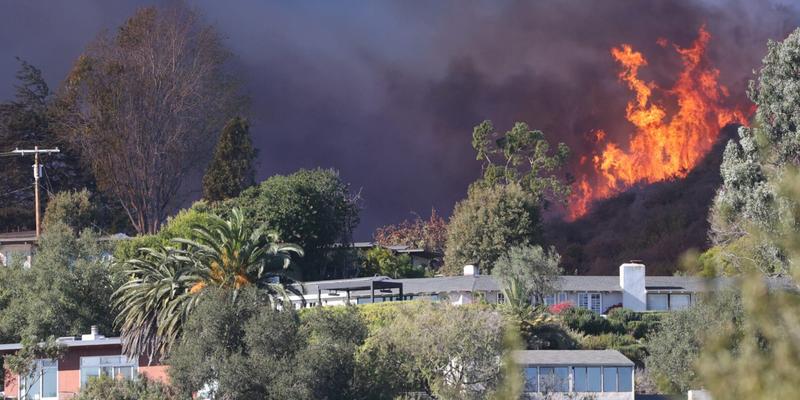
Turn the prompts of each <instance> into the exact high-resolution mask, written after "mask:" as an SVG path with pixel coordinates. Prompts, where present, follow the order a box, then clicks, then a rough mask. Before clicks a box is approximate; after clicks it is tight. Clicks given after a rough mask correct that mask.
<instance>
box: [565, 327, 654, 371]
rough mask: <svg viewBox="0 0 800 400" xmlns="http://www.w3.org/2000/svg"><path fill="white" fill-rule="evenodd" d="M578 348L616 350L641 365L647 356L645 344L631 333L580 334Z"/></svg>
mask: <svg viewBox="0 0 800 400" xmlns="http://www.w3.org/2000/svg"><path fill="white" fill-rule="evenodd" d="M580 348H581V349H585V350H617V351H619V352H620V353H622V354H623V355H625V357H628V358H630V359H631V361H633V362H634V363H636V365H637V366H643V365H644V359H645V357H647V349H646V348H645V346H644V345H643V344H641V343H639V341H638V340H636V338H634V337H633V336H631V335H620V334H616V333H604V334H602V335H596V336H582V337H580Z"/></svg>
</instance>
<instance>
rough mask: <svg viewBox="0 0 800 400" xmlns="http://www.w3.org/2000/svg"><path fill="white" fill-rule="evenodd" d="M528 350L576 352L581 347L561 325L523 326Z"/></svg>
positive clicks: (523, 334)
mask: <svg viewBox="0 0 800 400" xmlns="http://www.w3.org/2000/svg"><path fill="white" fill-rule="evenodd" d="M521 331H522V332H521V333H522V336H523V338H525V341H526V342H527V343H526V345H527V349H528V350H574V349H578V348H579V347H580V346H579V344H578V342H577V341H576V340H575V339H574V338H573V337H572V336H570V334H569V333H568V332H567V331H565V330H564V328H562V327H561V326H560V325H559V324H538V325H528V324H524V323H523V324H522V327H521Z"/></svg>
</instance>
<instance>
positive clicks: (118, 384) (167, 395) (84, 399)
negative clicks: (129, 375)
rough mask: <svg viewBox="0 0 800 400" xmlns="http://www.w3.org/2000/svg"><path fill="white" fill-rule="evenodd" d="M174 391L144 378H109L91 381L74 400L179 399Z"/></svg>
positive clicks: (100, 377) (97, 378)
mask: <svg viewBox="0 0 800 400" xmlns="http://www.w3.org/2000/svg"><path fill="white" fill-rule="evenodd" d="M177 398H178V397H177V396H176V395H175V394H174V393H173V390H172V389H171V388H170V387H169V386H167V385H164V384H162V383H160V382H155V381H151V380H149V379H147V378H146V377H144V376H141V377H139V378H138V379H136V380H119V379H113V378H110V377H108V376H99V377H96V378H92V379H89V383H88V384H86V385H85V386H84V387H82V388H81V391H80V392H79V393H78V394H77V395H76V396H75V397H73V400H169V399H177Z"/></svg>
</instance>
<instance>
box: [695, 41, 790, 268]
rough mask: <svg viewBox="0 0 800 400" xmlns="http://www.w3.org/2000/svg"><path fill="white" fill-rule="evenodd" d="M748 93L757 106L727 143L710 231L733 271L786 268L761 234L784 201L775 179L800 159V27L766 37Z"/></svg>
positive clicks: (775, 219) (782, 258)
mask: <svg viewBox="0 0 800 400" xmlns="http://www.w3.org/2000/svg"><path fill="white" fill-rule="evenodd" d="M767 47H768V52H767V55H766V57H764V60H763V62H762V67H761V70H760V72H759V74H758V77H757V79H756V80H755V81H751V82H750V90H749V96H750V98H751V99H752V100H753V102H754V103H755V104H756V106H757V107H758V108H757V111H756V116H755V121H754V124H753V126H752V127H742V128H740V129H739V136H740V138H739V141H738V143H737V142H733V141H731V142H730V143H728V146H727V147H726V149H725V153H724V158H723V162H722V166H721V168H720V170H721V173H722V179H723V183H722V186H721V187H720V189H719V191H718V193H717V196H716V198H715V199H714V205H713V207H712V210H711V217H710V221H711V231H710V236H711V239H712V241H713V242H714V244H715V245H716V246H718V247H719V252H720V253H721V255H722V256H723V258H724V260H725V261H726V262H727V263H729V264H730V265H731V266H732V267H733V268H734V269H735V271H737V272H738V271H751V270H757V271H761V272H763V273H766V274H785V273H786V272H787V267H788V265H787V260H786V257H785V254H784V252H783V250H782V249H781V248H780V246H779V245H778V244H777V243H776V242H775V241H772V240H769V238H768V237H767V236H765V235H769V234H773V233H776V232H778V231H777V230H776V227H777V226H778V225H779V221H778V218H779V214H780V213H781V208H783V207H785V204H784V203H785V201H784V200H783V199H781V197H780V196H779V194H778V189H777V184H776V182H777V181H779V180H780V179H781V176H782V175H783V174H784V172H785V171H786V168H787V167H791V166H795V167H796V166H798V165H800V125H798V124H800V93H798V91H797V90H794V88H796V87H797V86H798V85H800V75H798V74H797V68H798V65H800V30H796V31H794V32H793V33H792V34H790V35H789V36H788V37H787V38H786V39H785V40H783V41H782V42H772V41H770V42H769V43H768V45H767Z"/></svg>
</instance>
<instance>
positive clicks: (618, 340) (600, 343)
mask: <svg viewBox="0 0 800 400" xmlns="http://www.w3.org/2000/svg"><path fill="white" fill-rule="evenodd" d="M638 343H639V342H637V341H636V339H634V337H633V336H630V335H620V334H616V333H604V334H601V335H589V336H584V337H583V338H582V339H581V343H580V345H581V348H583V349H585V350H606V349H617V348H620V347H623V346H629V345H633V344H638Z"/></svg>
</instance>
